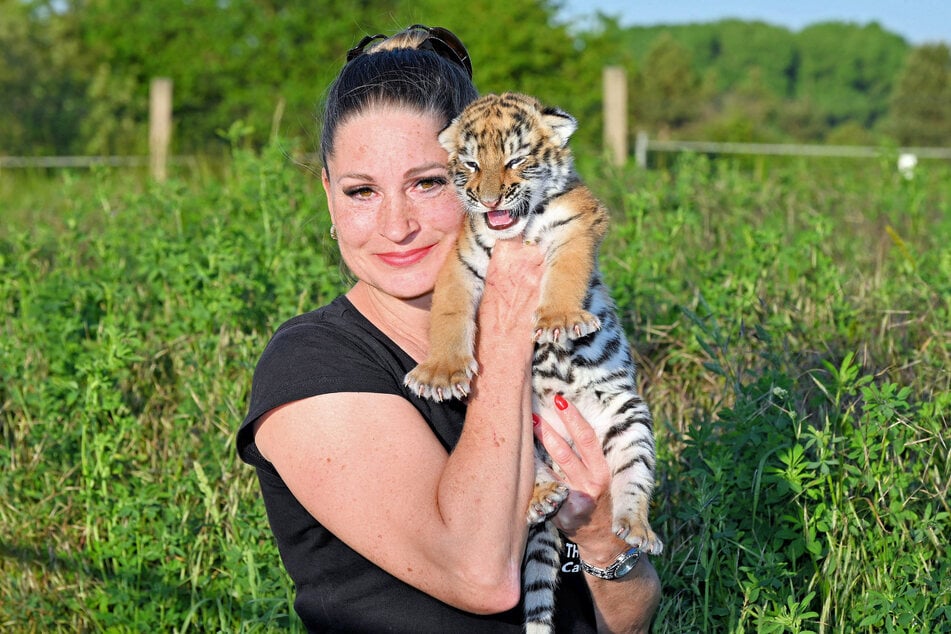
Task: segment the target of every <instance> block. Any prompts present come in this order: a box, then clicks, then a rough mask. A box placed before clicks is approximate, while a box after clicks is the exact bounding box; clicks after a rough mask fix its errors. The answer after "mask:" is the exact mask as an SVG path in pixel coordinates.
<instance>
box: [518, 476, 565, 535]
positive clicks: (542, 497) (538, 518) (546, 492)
mask: <svg viewBox="0 0 951 634" xmlns="http://www.w3.org/2000/svg"><path fill="white" fill-rule="evenodd" d="M567 497H568V487H567V486H565V485H564V484H562V483H560V482H554V481H551V482H536V483H535V491H534V492H533V493H532V499H531V500H529V502H528V523H529V524H530V525H531V524H538V523H539V522H543V521H545V520H546V519H547V518H549V517H550V516H552V515H553V514H554V513H555V512H556V511H557V510H558V509H559V508H561V504H562V502H564V501H565V499H566V498H567Z"/></svg>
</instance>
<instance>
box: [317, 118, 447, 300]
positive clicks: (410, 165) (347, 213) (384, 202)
mask: <svg viewBox="0 0 951 634" xmlns="http://www.w3.org/2000/svg"><path fill="white" fill-rule="evenodd" d="M441 128H442V125H441V122H440V121H439V120H438V119H437V118H436V117H434V116H431V115H428V114H421V113H419V112H413V111H410V110H405V109H398V108H393V107H386V106H380V107H377V108H372V109H370V110H368V111H366V112H365V113H363V114H360V115H358V116H356V117H354V118H352V119H350V120H349V121H347V122H346V123H344V124H343V125H342V126H340V127H339V128H338V130H337V137H336V139H335V143H334V153H333V155H332V156H328V157H327V167H326V169H325V170H324V172H323V184H324V191H325V192H326V193H327V201H328V204H329V207H330V216H331V219H332V221H333V223H334V225H336V229H337V241H338V244H339V246H340V253H341V255H342V256H343V259H344V262H346V264H347V266H348V267H349V269H350V271H351V272H352V273H353V274H354V275H355V276H356V277H357V278H358V279H359V280H361V281H363V282H365V283H366V284H369V285H370V286H372V287H373V288H375V289H377V290H378V291H381V292H383V293H385V294H387V295H390V296H393V297H397V298H399V299H414V298H418V297H422V296H425V295H428V294H429V293H431V292H432V290H433V286H434V285H435V283H436V275H437V273H438V271H439V268H440V266H441V265H442V263H443V261H444V260H445V259H446V256H447V255H448V254H449V252H450V251H451V250H452V248H453V244H454V243H455V240H456V236H457V235H458V234H459V230H460V228H461V226H462V219H463V212H462V207H461V205H460V203H459V201H458V199H457V198H456V194H455V192H454V190H453V188H452V186H451V185H450V183H449V176H448V173H447V171H446V161H447V155H446V151H445V150H443V148H442V147H441V146H440V145H439V142H438V141H437V140H436V137H437V135H438V134H439V131H440V130H441Z"/></svg>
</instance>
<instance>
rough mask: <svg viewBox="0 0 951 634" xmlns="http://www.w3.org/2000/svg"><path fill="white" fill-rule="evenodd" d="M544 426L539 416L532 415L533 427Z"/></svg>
mask: <svg viewBox="0 0 951 634" xmlns="http://www.w3.org/2000/svg"><path fill="white" fill-rule="evenodd" d="M541 424H542V419H541V418H539V417H538V414H534V413H533V414H532V426H533V427H538V426H539V425H541Z"/></svg>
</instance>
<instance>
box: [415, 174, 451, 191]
mask: <svg viewBox="0 0 951 634" xmlns="http://www.w3.org/2000/svg"><path fill="white" fill-rule="evenodd" d="M446 182H447V181H446V179H445V178H441V177H436V178H424V179H423V180H421V181H419V184H418V186H419V188H420V189H422V190H423V191H429V190H431V189H435V188H437V187H440V186H442V185H445V184H446Z"/></svg>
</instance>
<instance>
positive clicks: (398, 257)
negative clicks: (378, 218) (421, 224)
mask: <svg viewBox="0 0 951 634" xmlns="http://www.w3.org/2000/svg"><path fill="white" fill-rule="evenodd" d="M434 246H435V245H433V244H431V245H429V246H428V247H421V248H419V249H409V250H408V251H390V252H387V253H377V254H376V257H378V258H380V259H381V260H383V261H384V262H385V263H387V264H389V265H390V266H409V265H410V264H416V263H417V262H419V261H420V260H422V259H423V258H424V257H426V255H427V254H428V253H429V252H430V251H431V250H432V248H433V247H434Z"/></svg>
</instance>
